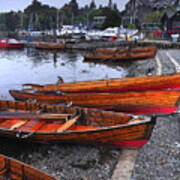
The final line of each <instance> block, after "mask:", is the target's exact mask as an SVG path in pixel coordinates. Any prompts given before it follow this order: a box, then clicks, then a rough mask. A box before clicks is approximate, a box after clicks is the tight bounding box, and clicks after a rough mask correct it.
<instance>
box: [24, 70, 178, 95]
mask: <svg viewBox="0 0 180 180" xmlns="http://www.w3.org/2000/svg"><path fill="white" fill-rule="evenodd" d="M24 86H25V87H28V88H24V91H29V90H31V91H32V90H33V91H35V92H56V91H60V92H62V93H102V92H126V91H145V90H165V89H178V88H180V73H177V74H167V75H154V76H140V77H127V78H119V79H118V78H117V79H107V80H94V81H79V82H69V83H63V82H62V81H61V83H58V84H47V85H39V84H25V85H24Z"/></svg>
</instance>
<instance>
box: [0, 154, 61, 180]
mask: <svg viewBox="0 0 180 180" xmlns="http://www.w3.org/2000/svg"><path fill="white" fill-rule="evenodd" d="M0 179H1V180H6V179H7V180H12V179H13V180H58V179H57V178H54V177H52V176H50V175H48V174H46V173H43V172H41V171H39V170H37V169H35V168H34V167H32V166H29V165H27V164H25V163H23V162H21V161H18V160H15V159H13V158H10V157H7V156H5V155H2V154H0Z"/></svg>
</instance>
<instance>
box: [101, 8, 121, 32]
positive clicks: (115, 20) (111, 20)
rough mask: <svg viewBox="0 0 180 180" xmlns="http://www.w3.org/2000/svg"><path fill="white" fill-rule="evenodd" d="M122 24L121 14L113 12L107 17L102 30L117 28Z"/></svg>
mask: <svg viewBox="0 0 180 180" xmlns="http://www.w3.org/2000/svg"><path fill="white" fill-rule="evenodd" d="M120 24H121V17H120V13H119V12H118V11H116V10H111V11H110V12H109V14H108V15H107V16H106V20H105V21H104V23H103V25H102V28H103V29H105V28H107V27H117V26H120Z"/></svg>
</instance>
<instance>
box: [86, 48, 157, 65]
mask: <svg viewBox="0 0 180 180" xmlns="http://www.w3.org/2000/svg"><path fill="white" fill-rule="evenodd" d="M156 51H157V49H156V48H153V49H149V50H147V51H139V52H138V51H131V49H129V50H128V51H124V52H122V53H115V54H103V55H98V54H95V55H87V56H84V61H96V62H98V61H99V62H107V61H111V62H119V61H123V60H139V59H152V58H154V57H155V55H156Z"/></svg>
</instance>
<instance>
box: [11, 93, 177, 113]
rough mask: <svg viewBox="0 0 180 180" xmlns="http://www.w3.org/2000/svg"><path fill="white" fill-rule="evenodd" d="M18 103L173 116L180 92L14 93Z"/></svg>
mask: <svg viewBox="0 0 180 180" xmlns="http://www.w3.org/2000/svg"><path fill="white" fill-rule="evenodd" d="M9 92H10V94H11V95H12V96H13V97H14V98H15V99H16V100H23V101H27V100H35V101H37V102H41V103H51V104H60V103H67V104H68V103H71V104H72V105H73V106H81V107H88V108H94V109H104V110H114V111H119V112H126V113H133V114H169V113H173V112H175V111H176V110H177V109H178V106H179V103H180V102H179V100H180V91H176V90H171V91H168V90H166V91H165V90H162V91H143V92H126V93H72V94H70V93H68V94H56V93H48V94H44V93H28V92H24V91H17V90H10V91H9Z"/></svg>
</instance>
